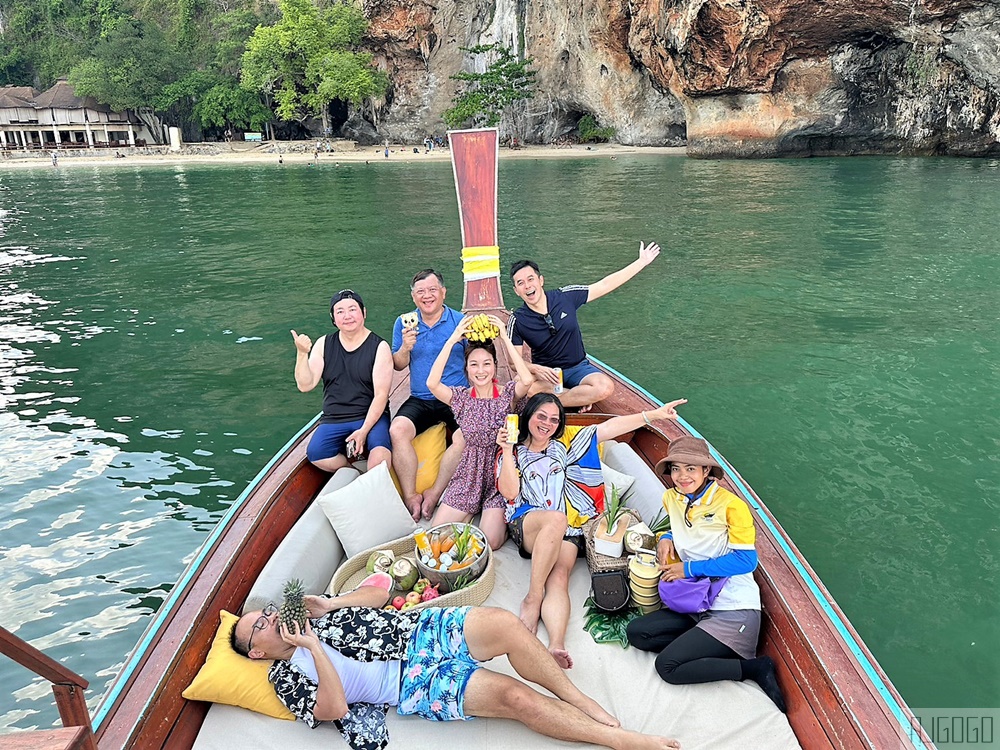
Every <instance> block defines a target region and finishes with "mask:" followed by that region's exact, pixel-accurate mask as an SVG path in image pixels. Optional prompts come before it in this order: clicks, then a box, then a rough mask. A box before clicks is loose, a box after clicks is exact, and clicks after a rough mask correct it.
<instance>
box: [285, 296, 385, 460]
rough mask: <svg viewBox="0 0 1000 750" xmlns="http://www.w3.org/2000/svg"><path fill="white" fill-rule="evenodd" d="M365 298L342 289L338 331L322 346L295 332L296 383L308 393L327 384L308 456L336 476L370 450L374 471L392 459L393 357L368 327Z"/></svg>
mask: <svg viewBox="0 0 1000 750" xmlns="http://www.w3.org/2000/svg"><path fill="white" fill-rule="evenodd" d="M365 314H366V313H365V303H364V302H363V301H362V299H361V295H359V294H358V293H357V292H355V291H352V290H351V289H342V290H341V291H339V292H337V294H335V295H334V296H333V299H331V300H330V320H331V321H332V322H333V325H334V326H335V327H336V328H337V332H336V333H333V334H328V335H325V336H320V337H319V338H318V339H316V344H315V345H313V343H312V342H311V341H310V339H309V337H308V336H306V335H305V334H298V333H296V332H295V331H294V330H293V331H292V339H293V340H294V342H295V384H296V385H297V386H298V388H299V390H300V391H302V392H303V393H306V392H308V391H311V390H312V389H313V388H315V387H316V385H317V384H318V383H319V382H320V380H322V381H323V416H322V418H321V419H320V423H319V425H318V426H317V427H316V431H315V432H314V433H313V436H312V438H311V439H310V440H309V447H308V448H307V449H306V454H307V456H308V458H309V460H310V461H312V463H313V464H315V465H316V466H317V467H319V468H320V469H323V470H324V471H329V472H331V473H332V472H334V471H336V470H337V469H340V468H342V467H344V466H347V465H348V464H349V463H350V461H351V460H353V459H356V458H359V457H361V456H362V454H364V453H365V451H366V449H367V452H368V468H369V469H373V468H374V467H376V466H378V465H379V464H381V463H384V462H386V461H389V460H390V459H391V458H392V452H391V450H390V445H391V443H390V440H389V387H390V386H391V385H392V353H391V352H390V351H389V345H388V344H387V343H386V342H385V340H384V339H383V338H382V337H380V336H378V335H377V334H375V333H373V332H372V331H370V330H368V329H367V328H366V327H365Z"/></svg>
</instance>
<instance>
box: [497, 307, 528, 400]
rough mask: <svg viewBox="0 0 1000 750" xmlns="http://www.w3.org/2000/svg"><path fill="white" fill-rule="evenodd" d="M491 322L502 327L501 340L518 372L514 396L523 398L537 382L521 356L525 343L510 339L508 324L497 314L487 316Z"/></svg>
mask: <svg viewBox="0 0 1000 750" xmlns="http://www.w3.org/2000/svg"><path fill="white" fill-rule="evenodd" d="M487 317H488V318H489V320H490V323H492V324H493V325H495V326H496V327H497V328H499V329H500V341H502V342H503V347H504V349H506V350H507V356H509V357H510V361H511V363H512V364H513V365H514V370H515V371H516V372H517V384H516V385H515V386H514V398H515V399H521V398H524V397H525V396H526V395H527V393H528V389H529V388H531V384H532V383H534V382H535V376H534V375H533V374H532V372H531V368H530V367H528V363H527V362H525V361H524V357H522V356H521V349H523V348H524V347H523V345H522V346H520V347H518V346H516V345H515V344H514V342H512V341H511V340H510V336H509V335H508V333H507V326H505V325H504V324H503V322H502V321H501V320H500V318H498V317H497V316H496V315H489V316H487Z"/></svg>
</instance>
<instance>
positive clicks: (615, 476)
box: [601, 461, 635, 500]
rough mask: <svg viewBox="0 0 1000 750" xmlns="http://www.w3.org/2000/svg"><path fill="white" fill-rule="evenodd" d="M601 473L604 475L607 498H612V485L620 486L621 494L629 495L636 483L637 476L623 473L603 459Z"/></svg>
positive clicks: (622, 495)
mask: <svg viewBox="0 0 1000 750" xmlns="http://www.w3.org/2000/svg"><path fill="white" fill-rule="evenodd" d="M601 473H602V474H603V475H604V497H605V499H606V500H610V499H611V487H612V486H615V487H617V488H618V494H619V496H621V497H627V496H628V492H629V490H630V489H632V485H633V484H635V477H632V476H629V475H628V474H623V473H622V472H620V471H618V470H617V469H612V468H611V467H610V466H608V465H607V464H606V463H604V462H603V461H601Z"/></svg>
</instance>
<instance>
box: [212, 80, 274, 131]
mask: <svg viewBox="0 0 1000 750" xmlns="http://www.w3.org/2000/svg"><path fill="white" fill-rule="evenodd" d="M194 116H195V117H196V118H197V120H198V121H199V122H200V123H201V126H202V127H203V128H211V127H216V128H221V127H223V126H232V127H234V128H239V129H240V130H264V126H265V125H267V123H268V122H270V120H271V117H272V113H271V110H270V109H269V108H268V107H266V106H264V103H263V102H261V100H260V96H259V95H258V94H257V92H255V91H248V90H247V89H245V88H243V87H242V86H236V85H234V84H232V83H219V84H216V85H215V86H213V87H212V88H210V89H209V90H208V91H206V92H205V94H204V95H203V96H202V97H201V98H200V99H199V100H198V103H197V104H195V106H194Z"/></svg>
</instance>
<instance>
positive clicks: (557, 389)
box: [552, 367, 563, 396]
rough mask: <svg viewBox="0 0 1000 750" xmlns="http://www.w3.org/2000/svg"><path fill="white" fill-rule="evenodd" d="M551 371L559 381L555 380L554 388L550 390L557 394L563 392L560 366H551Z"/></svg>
mask: <svg viewBox="0 0 1000 750" xmlns="http://www.w3.org/2000/svg"><path fill="white" fill-rule="evenodd" d="M552 371H553V372H554V373H555V374H556V377H558V378H559V382H557V383H556V385H555V388H553V389H552V392H553V393H554V394H556V395H557V396H558V395H559V394H560V393H562V392H563V374H562V368H561V367H553V368H552Z"/></svg>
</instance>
